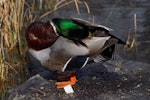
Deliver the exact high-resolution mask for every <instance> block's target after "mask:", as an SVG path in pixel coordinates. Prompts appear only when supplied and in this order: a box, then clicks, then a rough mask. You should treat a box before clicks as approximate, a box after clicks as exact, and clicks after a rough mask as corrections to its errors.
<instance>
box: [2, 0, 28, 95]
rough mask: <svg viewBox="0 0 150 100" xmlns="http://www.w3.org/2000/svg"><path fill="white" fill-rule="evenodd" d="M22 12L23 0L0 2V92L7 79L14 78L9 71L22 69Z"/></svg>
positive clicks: (15, 71)
mask: <svg viewBox="0 0 150 100" xmlns="http://www.w3.org/2000/svg"><path fill="white" fill-rule="evenodd" d="M23 12H24V0H19V1H15V0H14V1H13V0H3V1H1V3H0V14H1V15H0V33H1V34H0V41H1V42H0V93H3V92H5V90H6V87H7V86H8V84H9V83H8V82H10V81H9V79H11V80H13V79H14V77H13V75H9V73H11V74H13V73H16V74H18V73H19V72H18V71H19V70H21V69H22V65H23V62H22V59H20V58H21V57H22V56H23V54H24V53H25V52H24V51H23V42H22V36H21V35H22V34H21V33H22V31H21V30H22V27H23ZM14 50H15V51H14ZM19 59H20V60H19ZM16 69H18V70H16ZM12 85H13V84H12Z"/></svg>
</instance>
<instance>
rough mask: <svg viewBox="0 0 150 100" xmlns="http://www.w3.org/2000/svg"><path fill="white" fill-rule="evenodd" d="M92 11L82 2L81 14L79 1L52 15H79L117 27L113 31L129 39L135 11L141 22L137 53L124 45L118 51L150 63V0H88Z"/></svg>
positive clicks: (124, 38)
mask: <svg viewBox="0 0 150 100" xmlns="http://www.w3.org/2000/svg"><path fill="white" fill-rule="evenodd" d="M87 3H88V5H89V8H90V14H88V13H87V9H86V6H85V5H84V3H81V4H79V10H80V15H79V14H78V13H77V10H76V7H75V4H74V3H72V4H70V5H68V6H65V7H63V8H61V9H59V10H57V11H56V12H55V13H53V14H49V15H48V18H44V19H43V20H49V19H50V18H53V17H65V18H66V17H78V18H82V19H85V20H89V21H94V23H96V24H102V25H105V26H108V27H110V28H112V29H113V31H112V32H111V34H114V35H116V36H118V37H120V38H121V39H122V40H124V41H126V40H127V36H128V33H129V32H130V34H131V39H132V38H133V36H134V35H133V34H134V14H136V18H137V19H136V22H137V35H136V37H135V38H136V42H137V52H132V53H129V52H126V50H125V49H124V47H119V50H117V53H118V54H119V55H120V56H121V57H122V58H124V59H127V60H135V61H140V62H146V63H150V36H149V32H150V26H149V25H150V21H149V20H150V17H149V16H150V8H149V6H150V1H149V0H87Z"/></svg>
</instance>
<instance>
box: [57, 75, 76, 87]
mask: <svg viewBox="0 0 150 100" xmlns="http://www.w3.org/2000/svg"><path fill="white" fill-rule="evenodd" d="M77 81H78V80H77V78H76V75H73V76H71V77H70V80H69V81H63V82H56V85H57V88H64V87H65V86H67V85H74V84H76V82H77Z"/></svg>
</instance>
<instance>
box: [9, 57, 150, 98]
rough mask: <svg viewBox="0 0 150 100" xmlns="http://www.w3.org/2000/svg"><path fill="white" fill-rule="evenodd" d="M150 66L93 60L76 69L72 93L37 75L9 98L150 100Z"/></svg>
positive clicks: (133, 62)
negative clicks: (95, 61)
mask: <svg viewBox="0 0 150 100" xmlns="http://www.w3.org/2000/svg"><path fill="white" fill-rule="evenodd" d="M116 68H118V70H116ZM149 69H150V65H149V64H146V63H140V62H135V61H124V60H121V64H119V65H118V61H116V62H115V61H109V62H106V63H91V64H88V65H87V66H86V67H85V68H83V69H81V70H79V71H78V72H77V76H78V83H77V84H76V85H74V86H73V89H74V91H75V92H74V93H73V94H66V93H65V91H64V90H63V89H57V88H56V86H55V81H54V80H51V79H50V80H47V79H44V78H42V76H40V75H39V74H38V75H35V76H33V77H31V78H30V79H29V80H28V81H26V82H25V83H23V84H22V85H20V86H18V87H15V88H13V89H11V90H9V91H8V93H7V95H6V100H12V99H14V100H70V99H71V100H110V99H111V100H133V99H134V100H135V99H136V100H149V99H150V92H149V89H150V87H149V86H150V77H149V76H150V71H149ZM43 73H44V72H43Z"/></svg>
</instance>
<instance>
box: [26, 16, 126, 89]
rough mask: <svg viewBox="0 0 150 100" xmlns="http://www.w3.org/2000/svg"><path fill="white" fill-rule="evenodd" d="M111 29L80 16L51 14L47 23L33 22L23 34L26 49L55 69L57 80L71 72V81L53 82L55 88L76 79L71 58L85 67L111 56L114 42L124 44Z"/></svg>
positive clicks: (51, 68) (68, 75) (42, 62)
mask: <svg viewBox="0 0 150 100" xmlns="http://www.w3.org/2000/svg"><path fill="white" fill-rule="evenodd" d="M111 30H112V29H110V28H108V27H105V26H102V25H96V24H91V23H90V22H88V21H85V20H82V19H77V18H72V19H61V18H54V19H52V20H51V21H50V22H46V23H44V22H39V21H37V22H33V23H32V24H30V25H29V27H28V29H27V31H26V34H25V36H26V40H27V43H28V47H29V52H30V53H31V54H32V55H33V57H35V58H36V59H37V60H39V61H40V62H41V64H42V65H43V66H44V67H46V68H47V69H49V70H51V71H55V72H57V73H58V75H59V76H58V79H59V80H60V79H64V78H66V77H67V78H68V77H70V76H71V78H70V79H71V81H67V82H57V83H56V84H57V85H58V88H63V87H64V86H66V85H68V84H71V85H73V84H75V82H76V81H77V80H76V78H75V72H76V69H78V68H79V66H76V67H73V68H71V65H70V63H71V62H72V61H74V60H75V59H76V60H75V61H77V63H78V60H77V59H80V60H82V63H81V64H80V67H84V66H85V65H86V63H87V62H88V61H89V60H91V59H92V60H93V61H95V62H98V61H100V60H109V59H111V58H112V56H113V53H114V50H115V44H116V43H119V44H125V42H123V41H122V40H121V39H119V38H117V37H115V36H113V35H111V34H110V33H109V32H110V31H111ZM77 65H78V64H77ZM68 66H69V67H68ZM64 76H65V77H64Z"/></svg>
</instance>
